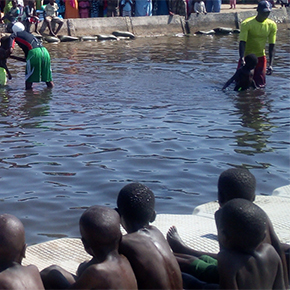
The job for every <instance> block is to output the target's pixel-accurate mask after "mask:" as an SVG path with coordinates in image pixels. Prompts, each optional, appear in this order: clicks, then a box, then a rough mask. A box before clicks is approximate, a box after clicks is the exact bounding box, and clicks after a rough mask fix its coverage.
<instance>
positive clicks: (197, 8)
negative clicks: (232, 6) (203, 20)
mask: <svg viewBox="0 0 290 290" xmlns="http://www.w3.org/2000/svg"><path fill="white" fill-rule="evenodd" d="M193 9H194V12H195V13H196V15H197V16H198V15H199V14H206V13H207V12H206V9H205V4H204V2H203V1H202V0H198V1H196V2H195V3H194V6H193Z"/></svg>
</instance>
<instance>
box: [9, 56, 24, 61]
mask: <svg viewBox="0 0 290 290" xmlns="http://www.w3.org/2000/svg"><path fill="white" fill-rule="evenodd" d="M9 57H10V58H13V59H16V60H19V61H23V62H26V59H25V58H23V57H19V56H15V55H10V56H9Z"/></svg>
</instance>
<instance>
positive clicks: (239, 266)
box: [218, 243, 285, 289]
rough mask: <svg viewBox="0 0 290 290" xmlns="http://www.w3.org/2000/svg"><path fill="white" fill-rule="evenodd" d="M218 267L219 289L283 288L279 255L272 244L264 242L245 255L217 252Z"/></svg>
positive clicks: (233, 252) (232, 252)
mask: <svg viewBox="0 0 290 290" xmlns="http://www.w3.org/2000/svg"><path fill="white" fill-rule="evenodd" d="M218 268H219V273H220V289H285V287H284V283H283V279H282V264H281V260H280V257H279V255H278V254H277V252H276V251H275V249H274V248H273V246H271V245H269V244H266V243H264V244H261V245H260V246H259V247H258V248H257V249H256V250H255V251H253V253H251V254H247V255H245V254H244V253H239V252H235V251H221V252H219V254H218ZM225 273H226V275H225ZM274 273H276V275H274ZM269 285H272V286H269Z"/></svg>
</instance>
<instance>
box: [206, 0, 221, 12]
mask: <svg viewBox="0 0 290 290" xmlns="http://www.w3.org/2000/svg"><path fill="white" fill-rule="evenodd" d="M205 5H206V6H205V7H206V11H207V12H220V11H221V5H222V1H221V0H206V4H205Z"/></svg>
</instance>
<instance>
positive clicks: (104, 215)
mask: <svg viewBox="0 0 290 290" xmlns="http://www.w3.org/2000/svg"><path fill="white" fill-rule="evenodd" d="M79 225H80V233H81V236H82V242H83V244H84V247H85V249H86V251H87V252H88V253H89V254H91V255H93V256H97V255H99V254H101V255H103V254H106V253H108V252H110V251H112V250H114V249H118V245H119V242H120V239H121V236H122V234H121V230H120V216H119V215H118V213H117V212H116V211H115V210H113V209H110V208H107V207H103V206H97V205H95V206H91V207H89V208H88V209H87V210H86V211H85V212H84V213H83V214H82V216H81V218H80V221H79Z"/></svg>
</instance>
